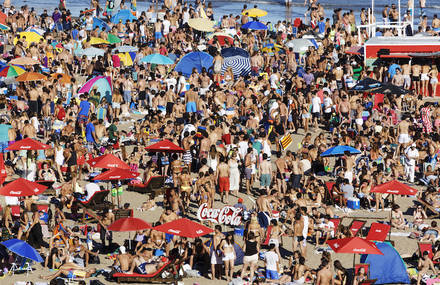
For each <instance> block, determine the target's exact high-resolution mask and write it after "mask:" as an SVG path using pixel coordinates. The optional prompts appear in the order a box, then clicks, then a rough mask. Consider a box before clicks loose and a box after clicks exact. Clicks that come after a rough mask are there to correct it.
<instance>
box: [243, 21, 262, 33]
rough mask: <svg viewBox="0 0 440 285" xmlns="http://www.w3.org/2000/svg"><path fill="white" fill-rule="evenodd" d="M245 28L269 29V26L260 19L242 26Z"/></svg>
mask: <svg viewBox="0 0 440 285" xmlns="http://www.w3.org/2000/svg"><path fill="white" fill-rule="evenodd" d="M241 27H242V28H243V29H246V30H256V31H258V30H267V26H266V25H265V24H263V23H261V22H258V21H250V22H247V23H246V24H244V25H243V26H241Z"/></svg>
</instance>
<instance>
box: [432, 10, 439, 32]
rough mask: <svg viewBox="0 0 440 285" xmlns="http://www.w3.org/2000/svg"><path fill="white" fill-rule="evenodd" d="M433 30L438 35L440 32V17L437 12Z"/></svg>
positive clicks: (433, 20)
mask: <svg viewBox="0 0 440 285" xmlns="http://www.w3.org/2000/svg"><path fill="white" fill-rule="evenodd" d="M431 26H432V30H433V31H434V32H435V33H436V35H438V33H439V32H440V19H439V18H438V17H437V14H434V18H433V19H432V24H431Z"/></svg>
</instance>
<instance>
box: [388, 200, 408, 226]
mask: <svg viewBox="0 0 440 285" xmlns="http://www.w3.org/2000/svg"><path fill="white" fill-rule="evenodd" d="M399 209H400V206H399V205H397V204H394V205H393V207H392V210H391V226H393V227H394V228H396V229H399V230H404V229H406V228H407V225H406V221H405V219H404V218H403V213H402V211H401V210H399Z"/></svg>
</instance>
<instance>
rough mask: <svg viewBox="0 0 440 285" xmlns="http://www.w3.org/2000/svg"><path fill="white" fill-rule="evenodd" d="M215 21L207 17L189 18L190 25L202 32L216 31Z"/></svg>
mask: <svg viewBox="0 0 440 285" xmlns="http://www.w3.org/2000/svg"><path fill="white" fill-rule="evenodd" d="M214 24H215V22H214V21H211V20H210V19H207V18H193V19H189V20H188V25H189V26H190V27H191V28H193V29H194V30H197V31H201V32H214V30H215V29H214Z"/></svg>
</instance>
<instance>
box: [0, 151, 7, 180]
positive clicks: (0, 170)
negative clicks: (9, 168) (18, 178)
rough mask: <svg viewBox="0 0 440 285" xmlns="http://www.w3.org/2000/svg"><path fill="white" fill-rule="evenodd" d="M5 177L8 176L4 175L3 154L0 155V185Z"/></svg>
mask: <svg viewBox="0 0 440 285" xmlns="http://www.w3.org/2000/svg"><path fill="white" fill-rule="evenodd" d="M6 177H8V174H7V173H6V168H5V160H4V157H3V153H0V185H2V184H3V183H4V182H5V179H6Z"/></svg>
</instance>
